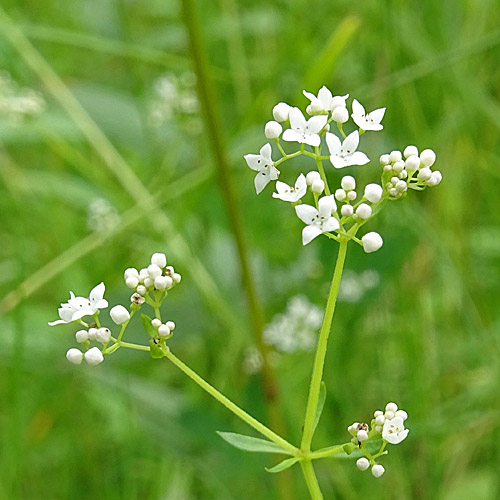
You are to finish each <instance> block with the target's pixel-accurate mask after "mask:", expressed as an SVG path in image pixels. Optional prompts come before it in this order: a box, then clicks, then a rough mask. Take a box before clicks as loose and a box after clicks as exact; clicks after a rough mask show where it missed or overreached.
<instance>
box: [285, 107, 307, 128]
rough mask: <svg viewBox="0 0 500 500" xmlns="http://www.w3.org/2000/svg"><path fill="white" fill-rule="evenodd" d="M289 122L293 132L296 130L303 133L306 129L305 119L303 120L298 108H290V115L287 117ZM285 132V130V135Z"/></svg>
mask: <svg viewBox="0 0 500 500" xmlns="http://www.w3.org/2000/svg"><path fill="white" fill-rule="evenodd" d="M288 117H289V120H290V126H291V127H292V129H293V130H296V131H298V132H302V133H303V132H304V131H305V129H306V119H305V118H304V115H303V114H302V111H300V109H299V108H292V109H291V110H290V114H289V115H288ZM286 132H287V131H286V130H285V133H286Z"/></svg>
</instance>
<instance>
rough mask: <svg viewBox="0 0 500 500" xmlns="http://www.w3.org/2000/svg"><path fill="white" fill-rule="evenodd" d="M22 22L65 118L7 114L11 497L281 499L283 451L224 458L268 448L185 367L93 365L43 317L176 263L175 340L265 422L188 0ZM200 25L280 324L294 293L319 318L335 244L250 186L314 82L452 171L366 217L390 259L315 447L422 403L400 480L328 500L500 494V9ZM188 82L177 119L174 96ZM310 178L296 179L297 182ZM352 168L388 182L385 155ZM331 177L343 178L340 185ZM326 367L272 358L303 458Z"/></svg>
mask: <svg viewBox="0 0 500 500" xmlns="http://www.w3.org/2000/svg"><path fill="white" fill-rule="evenodd" d="M2 9H5V11H6V12H7V13H8V15H9V16H10V18H11V20H9V18H8V17H5V16H4V15H3V14H2V15H0V68H1V69H2V71H6V72H8V73H9V74H10V76H11V78H12V80H13V81H15V82H16V85H17V86H18V87H17V88H18V91H19V92H22V91H24V90H23V89H25V88H31V89H34V90H36V91H39V92H40V93H41V95H42V96H43V98H44V100H45V102H46V105H45V108H44V109H43V111H42V112H40V113H38V114H37V115H36V116H33V117H27V118H25V119H22V120H16V121H14V120H13V117H12V116H9V115H8V114H6V113H3V114H1V115H0V218H1V225H0V242H1V245H0V270H1V272H0V288H1V290H0V297H3V298H2V299H0V307H1V313H2V318H1V327H0V350H1V356H0V498H2V499H8V500H13V499H14V500H15V499H27V500H28V499H29V500H49V499H50V500H55V499H61V500H62V499H110V500H114V499H120V500H122V499H123V500H129V499H130V500H132V499H162V500H191V499H193V500H194V499H201V500H211V499H214V500H230V499H238V500H244V499H251V498H260V499H263V500H265V499H276V498H280V499H282V498H283V499H284V498H285V497H284V496H283V491H282V489H281V490H278V489H276V485H277V478H276V476H271V475H269V474H267V473H266V472H265V471H264V469H263V467H264V466H270V465H273V464H274V463H276V459H275V457H272V456H270V455H269V456H261V455H253V454H245V453H240V452H238V451H237V450H234V449H232V448H230V447H229V446H228V445H227V444H226V443H224V442H222V441H221V440H220V439H219V438H218V437H217V436H216V434H215V431H216V430H228V431H235V432H242V433H248V434H251V433H252V431H251V430H249V429H248V428H246V427H245V426H244V425H243V424H240V423H239V422H237V421H235V419H234V418H233V417H232V416H231V415H230V414H228V413H227V412H226V410H224V409H223V408H221V407H219V405H218V404H217V403H216V402H214V401H211V400H210V398H209V396H207V395H205V394H204V393H202V392H201V391H200V390H199V389H198V388H197V387H195V386H194V385H193V384H192V383H191V382H190V381H188V380H187V379H185V378H184V377H183V376H182V374H180V373H178V372H177V371H176V370H175V368H174V367H173V366H171V365H169V364H168V363H167V362H165V361H153V360H151V359H149V358H148V357H147V356H145V355H144V354H141V353H138V352H123V353H122V352H120V354H119V355H117V356H113V357H111V358H109V359H107V360H106V362H105V363H104V364H103V365H101V366H100V367H98V368H96V369H95V368H94V369H92V368H89V367H85V366H81V367H74V366H72V365H70V364H69V363H67V361H66V360H65V358H64V354H65V352H66V350H67V348H68V347H70V346H72V345H73V344H74V340H73V333H74V331H73V330H74V329H73V328H72V327H65V326H61V327H58V328H52V329H51V328H49V327H48V326H47V321H51V320H54V319H56V317H57V306H58V304H59V303H60V302H62V301H65V300H66V299H67V296H68V290H73V291H74V292H75V293H76V294H77V295H79V294H80V295H84V294H86V293H87V292H88V291H89V290H90V288H92V287H93V286H94V285H96V284H97V283H99V282H100V281H101V280H104V281H105V283H106V286H107V293H106V296H107V298H108V300H110V302H111V303H112V304H113V303H127V301H128V296H129V291H128V290H127V289H125V287H124V286H123V281H122V271H123V270H124V269H125V268H126V267H129V266H141V267H142V266H144V265H146V264H147V261H148V258H149V256H150V255H151V253H152V252H154V251H164V252H166V253H167V256H168V257H169V259H170V262H171V263H172V264H173V265H175V267H176V269H177V270H178V271H179V272H181V273H182V274H183V277H184V279H183V283H182V286H180V287H179V288H177V289H176V290H175V292H173V293H172V294H171V295H170V297H169V300H168V306H167V307H168V313H167V314H168V318H169V319H173V320H174V321H175V322H176V324H177V330H176V335H175V338H174V339H173V340H172V348H173V349H174V351H175V352H176V353H177V354H178V355H179V356H180V357H181V358H182V359H183V360H184V361H186V362H187V364H189V365H190V366H192V367H193V368H194V369H196V370H197V371H199V372H200V373H201V374H202V375H204V376H205V377H206V378H207V379H208V380H209V381H212V382H213V383H214V384H215V385H216V386H217V387H219V388H220V389H222V390H223V391H225V392H226V393H227V395H228V396H229V397H231V398H233V399H234V400H235V401H236V402H238V403H239V404H241V405H243V406H244V407H245V408H246V409H248V410H249V411H250V412H251V413H252V414H254V415H255V416H256V417H258V418H262V419H263V420H266V421H267V410H266V398H265V397H264V394H263V391H262V388H261V384H260V376H259V374H250V373H248V370H246V369H245V356H246V353H247V352H248V349H249V348H250V347H251V346H252V345H254V341H253V338H252V334H251V329H252V328H251V321H250V320H249V315H248V312H247V303H246V299H245V295H244V293H243V291H242V287H241V280H240V277H239V276H240V271H239V262H238V254H237V251H236V246H235V242H234V236H233V232H232V230H231V226H230V225H229V224H228V216H227V210H226V207H225V204H224V202H223V197H222V194H221V190H220V187H219V183H218V182H217V173H216V172H217V170H216V169H217V162H216V161H215V159H214V156H213V153H212V148H211V147H210V134H209V132H208V130H207V127H206V125H205V124H204V123H203V120H202V117H201V115H200V113H199V112H196V99H193V92H194V86H193V78H192V70H193V66H192V60H191V54H190V49H189V44H188V35H187V30H186V26H185V22H184V21H183V16H182V5H181V3H180V2H179V1H174V0H162V1H159V0H148V1H146V2H138V1H134V0H128V1H125V0H107V1H96V0H89V1H86V2H76V1H72V2H66V3H64V4H63V3H61V2H58V1H55V0H40V1H38V2H31V1H22V0H15V1H14V0H6V1H3V2H2ZM197 15H198V17H199V19H200V21H201V26H202V37H201V39H202V41H203V43H204V44H205V47H204V50H206V51H207V52H208V55H209V61H210V65H209V71H210V76H211V79H212V80H213V83H214V87H215V95H216V99H215V102H214V103H213V104H215V106H216V108H217V109H218V112H219V115H220V117H221V124H222V125H221V127H220V130H219V133H220V134H221V135H222V136H223V137H224V141H225V144H226V146H225V147H226V150H225V154H226V155H227V157H228V158H229V164H230V168H231V180H232V182H233V184H234V185H235V186H236V190H237V198H238V201H239V203H240V205H241V213H242V217H243V222H244V232H245V238H246V240H247V242H248V248H249V249H250V260H251V265H252V275H253V277H254V278H255V280H256V282H257V289H258V294H259V298H260V301H261V303H262V304H263V306H264V315H265V320H266V322H269V321H271V319H272V317H273V316H274V315H275V314H277V313H281V312H283V311H284V310H285V308H286V304H287V302H288V300H289V299H290V298H291V297H293V296H295V295H297V294H303V295H305V296H307V297H308V298H309V300H310V301H311V302H312V303H314V304H317V305H319V306H320V307H323V303H324V300H325V297H326V293H327V287H328V283H329V280H330V277H331V270H332V266H333V259H334V257H335V251H336V250H335V248H334V245H331V244H329V243H330V242H329V241H326V238H325V239H324V241H319V240H318V241H315V242H314V243H313V244H311V245H309V246H308V247H306V248H303V247H302V246H301V244H300V230H301V227H302V226H301V223H300V221H299V220H298V219H297V218H296V217H295V216H294V214H293V212H291V211H290V210H289V207H288V206H286V204H284V203H283V204H282V203H279V202H277V201H276V200H273V199H272V198H271V196H270V191H271V190H270V189H269V188H268V189H267V190H266V191H265V192H264V193H263V194H262V195H260V196H259V197H257V196H256V195H255V192H254V188H253V175H252V173H251V172H250V170H249V169H248V168H247V166H246V164H245V162H244V161H243V158H242V157H243V155H244V154H245V153H249V152H252V153H256V152H257V151H258V149H259V148H260V147H261V146H262V145H263V144H264V142H265V138H264V134H263V127H264V123H265V122H266V121H267V120H269V119H271V109H272V106H274V105H275V104H276V103H277V102H278V101H280V100H285V101H287V102H289V103H290V104H293V105H299V106H301V107H304V106H305V104H306V102H307V100H306V99H305V98H304V97H303V96H302V95H301V91H302V89H303V88H306V89H307V90H309V91H312V92H317V90H318V88H319V87H320V86H321V85H323V84H326V85H327V86H328V87H329V88H330V89H331V90H332V91H333V92H334V94H344V93H347V92H349V93H351V97H353V96H354V97H356V98H358V99H359V100H360V101H361V102H362V103H363V104H365V105H366V107H367V109H374V108H376V107H380V106H387V112H386V116H385V118H384V127H385V128H384V132H383V133H381V134H370V135H368V134H367V136H365V137H366V140H365V142H364V144H365V146H364V148H363V150H364V151H365V152H366V153H367V154H368V155H369V156H370V157H371V158H377V157H378V156H379V155H380V154H381V153H385V152H388V151H391V150H392V149H395V148H399V149H402V148H404V147H405V146H406V145H407V144H413V143H414V144H416V145H418V146H419V147H420V148H425V147H431V148H433V149H434V150H435V151H436V152H437V155H438V162H437V168H439V169H440V170H441V171H442V172H443V175H444V181H443V183H442V184H441V185H440V186H439V187H437V188H433V189H430V190H427V191H426V192H424V193H422V194H419V193H410V196H409V197H408V198H407V199H406V200H405V201H404V202H403V203H393V204H390V206H389V207H388V208H387V210H385V211H384V213H383V214H382V215H381V217H380V218H379V219H378V220H377V222H376V223H375V222H374V223H373V224H372V226H371V227H373V228H374V229H375V228H376V229H377V230H378V231H380V232H381V234H382V235H383V237H384V240H385V244H384V247H383V248H382V249H381V250H380V251H379V252H378V253H376V254H373V255H365V254H363V252H362V251H361V250H360V249H359V248H354V247H353V248H351V249H350V250H349V253H348V260H347V268H348V269H349V270H351V271H353V272H356V273H362V272H363V271H366V270H367V269H370V270H375V271H376V272H377V273H378V275H379V284H378V286H377V287H376V288H373V289H371V290H370V291H369V292H368V293H366V294H365V295H364V296H363V297H357V298H355V299H352V300H351V301H350V302H349V301H346V300H344V301H343V302H341V303H340V304H339V307H338V308H337V311H336V316H335V320H334V321H335V322H334V325H335V326H334V335H333V337H332V341H331V344H330V350H329V356H328V359H327V363H328V365H327V369H326V372H325V382H326V385H327V391H328V392H327V402H326V408H325V411H324V414H323V417H322V421H321V424H320V428H319V431H318V433H317V435H316V437H315V444H316V447H321V446H327V445H330V444H333V443H336V442H341V441H343V440H345V439H346V436H347V434H346V432H345V429H346V427H347V425H349V424H350V423H352V422H353V421H354V420H368V419H369V417H370V414H371V412H372V411H373V410H374V409H376V408H380V407H382V406H383V405H384V404H385V403H386V402H387V401H389V400H395V401H397V402H398V403H399V404H400V405H401V406H402V407H403V408H404V409H406V410H407V411H408V413H409V415H410V419H409V421H408V425H409V427H410V428H411V433H410V435H409V439H408V440H407V441H405V442H404V443H403V444H402V445H400V446H398V447H394V448H393V449H391V453H390V455H389V456H388V457H386V459H385V460H384V462H383V463H384V465H385V466H386V469H387V472H386V475H385V476H384V477H383V478H382V479H380V480H374V479H373V478H372V477H371V476H370V475H368V474H367V473H365V474H362V473H360V472H359V471H358V470H357V469H356V467H355V466H354V464H353V463H350V462H340V461H334V460H323V461H318V462H316V469H317V473H318V476H319V479H320V483H321V485H322V487H323V488H324V494H325V498H328V499H330V498H339V499H347V500H351V499H352V500H354V499H360V498H366V499H376V498H387V499H393V498H394V499H396V498H397V499H410V498H415V499H432V500H434V499H444V500H457V499H458V500H460V499H481V500H483V499H485V500H488V499H498V498H500V480H499V475H498V464H499V463H500V452H499V451H498V445H497V443H498V438H499V437H500V431H499V422H500V418H499V417H500V398H499V389H498V387H499V382H500V373H499V370H500V363H499V361H500V357H499V350H500V343H499V328H500V307H499V305H500V301H499V298H498V297H499V294H498V283H499V282H500V215H499V214H500V212H499V211H498V206H499V202H500V195H499V184H498V181H499V172H500V170H499V167H500V149H499V138H500V86H499V81H500V66H499V65H498V61H499V60H500V30H499V29H498V25H499V20H500V8H499V5H498V3H497V2H492V1H490V0H475V1H473V2H471V1H465V0H455V1H442V2H432V1H430V0H425V1H424V0H422V1H420V2H409V1H404V0H393V1H389V0H385V1H381V0H378V1H375V0H365V1H364V2H359V3H357V4H354V5H353V3H352V2H346V1H335V2H332V1H328V0H319V1H316V2H314V3H313V4H311V3H310V2H306V1H304V0H291V1H287V2H284V1H275V2H265V1H258V0H252V1H248V2H243V1H241V0H219V1H217V2H201V1H198V2H197ZM17 29H20V30H21V32H22V33H23V34H24V36H25V37H27V39H29V40H30V41H31V43H32V44H33V46H34V48H35V52H34V54H35V56H36V55H37V54H38V53H39V54H40V55H41V56H42V57H43V58H44V59H45V61H46V62H47V63H48V68H49V70H50V71H54V72H55V74H52V73H51V72H50V71H48V72H47V71H46V69H47V68H46V67H45V66H43V64H42V66H40V65H39V66H37V65H36V61H38V63H39V62H40V61H39V60H38V59H36V57H35V66H34V67H33V65H32V66H31V67H30V64H29V62H30V57H31V62H32V63H33V57H32V56H33V53H31V52H30V51H29V50H25V49H26V47H25V46H24V45H23V44H22V43H21V45H19V44H18V49H19V47H20V48H21V49H22V50H21V51H19V50H16V47H15V43H14V45H13V43H12V40H13V39H14V40H17V41H18V42H19V40H23V38H22V37H21V38H19V37H17V38H16V33H18V32H17V31H16V30H17ZM13 33H14V35H13ZM23 47H24V49H23ZM30 54H31V55H30ZM40 68H41V69H40ZM44 68H45V69H44ZM3 75H4V76H5V73H3ZM57 75H58V76H59V77H60V79H61V81H60V82H59V80H58V79H57ZM172 75H174V76H172ZM44 78H45V81H43V80H44ZM174 78H175V80H174ZM162 82H163V83H162ZM165 82H167V83H165ZM168 82H170V83H168ZM172 82H175V85H177V87H178V88H179V89H181V91H182V92H183V96H184V97H185V100H184V101H183V102H184V104H183V106H182V107H181V109H173V110H172V109H171V108H169V107H168V106H167V105H166V104H165V90H164V89H165V88H167V89H168V88H171V85H172ZM47 83H48V84H49V85H48V86H47ZM60 84H62V85H63V87H62V88H63V89H65V92H66V91H69V92H71V94H72V95H73V96H75V97H76V99H77V102H78V103H80V104H81V106H82V108H83V110H85V112H86V113H87V114H88V116H89V117H90V120H88V118H85V117H86V116H87V115H86V114H85V113H81V114H79V112H77V111H74V109H76V108H75V107H74V106H73V108H71V105H70V104H71V102H72V101H71V94H65V93H64V92H62V91H61V87H60V86H59V85H60ZM162 85H163V87H162ZM169 85H170V87H169ZM165 86H166V87H165ZM162 89H163V94H162ZM61 99H62V101H63V104H64V103H66V104H67V105H68V106H69V109H70V111H71V109H73V111H74V112H73V115H71V113H68V109H64V107H63V106H61V102H60V100H61ZM68 99H69V101H68ZM68 103H69V104H68ZM162 106H163V107H162ZM78 109H79V108H78ZM158 110H160V111H158ZM161 110H163V111H161ZM75 118H76V120H75ZM86 120H87V121H86ZM94 125H95V126H94ZM82 127H83V131H82ZM89 127H90V128H89ZM89 130H90V132H89ZM85 131H87V134H85ZM89 134H90V140H89ZM92 134H93V135H92ZM101 134H104V135H101ZM106 138H107V139H109V142H107V139H106ZM306 163H307V162H306V159H303V160H301V161H300V162H295V161H294V162H290V167H287V170H288V169H289V172H290V173H289V174H288V175H290V178H289V179H288V180H291V178H292V177H293V176H294V175H295V173H296V172H297V171H298V170H299V169H300V168H312V165H310V164H309V163H307V164H306ZM361 170H362V172H360V171H361ZM358 172H359V174H358ZM343 173H344V172H342V174H343ZM358 175H359V178H360V181H361V182H371V181H375V180H376V179H377V178H378V175H379V170H378V168H377V162H376V161H375V162H374V163H373V166H371V167H368V168H365V169H359V170H357V171H356V176H358ZM329 176H330V178H331V182H332V183H333V184H334V185H335V183H337V182H338V180H339V175H338V172H333V169H329ZM285 180H286V179H285ZM139 331H140V329H139V328H137V334H138V337H137V339H140V337H139ZM312 356H313V355H312V353H311V352H295V353H290V354H286V355H281V356H279V357H278V358H277V360H275V371H276V374H277V378H278V382H279V387H280V402H279V404H280V411H281V413H282V415H283V419H284V426H285V428H286V434H287V437H289V438H290V439H291V440H293V441H294V442H297V441H298V440H299V437H300V426H301V425H302V419H303V413H304V409H305V401H306V396H307V389H308V384H309V376H310V370H311V366H312ZM289 472H290V473H289V474H288V475H286V476H284V477H285V481H286V483H287V484H288V486H289V487H290V490H291V494H288V495H287V497H288V498H287V500H293V499H295V500H298V499H304V498H306V497H307V493H306V490H305V487H304V485H303V484H302V482H303V480H302V478H301V474H300V471H299V469H298V467H297V468H293V469H291V471H289ZM280 491H281V493H280Z"/></svg>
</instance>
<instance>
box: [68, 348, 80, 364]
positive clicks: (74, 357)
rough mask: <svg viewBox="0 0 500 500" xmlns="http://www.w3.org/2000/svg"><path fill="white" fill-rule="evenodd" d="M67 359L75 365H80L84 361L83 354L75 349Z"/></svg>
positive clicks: (69, 351) (72, 349)
mask: <svg viewBox="0 0 500 500" xmlns="http://www.w3.org/2000/svg"><path fill="white" fill-rule="evenodd" d="M66 359H67V360H68V361H69V362H70V363H73V364H74V365H79V364H81V362H82V360H83V352H82V351H80V349H76V348H75V347H73V348H71V349H69V350H68V352H67V353H66Z"/></svg>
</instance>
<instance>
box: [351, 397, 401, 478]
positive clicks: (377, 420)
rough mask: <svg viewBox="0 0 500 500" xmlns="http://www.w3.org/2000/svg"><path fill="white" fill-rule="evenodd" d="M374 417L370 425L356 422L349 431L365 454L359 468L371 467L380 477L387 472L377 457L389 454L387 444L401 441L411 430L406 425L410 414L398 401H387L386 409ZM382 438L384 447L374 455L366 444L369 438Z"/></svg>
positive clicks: (358, 464)
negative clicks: (399, 407)
mask: <svg viewBox="0 0 500 500" xmlns="http://www.w3.org/2000/svg"><path fill="white" fill-rule="evenodd" d="M373 417H374V418H373V419H372V421H371V424H370V427H369V426H368V424H366V423H360V422H354V423H353V424H352V425H350V426H349V427H348V428H347V431H348V432H349V434H351V436H353V438H352V442H353V443H354V444H355V445H356V446H357V447H359V449H360V450H361V451H362V452H363V453H364V455H365V456H364V457H362V458H360V459H358V460H357V462H356V466H357V467H358V469H360V470H367V469H368V468H369V467H371V471H372V474H373V475H374V476H375V477H380V476H381V475H382V474H383V473H384V472H385V468H384V466H383V465H381V464H379V463H377V461H376V460H377V458H378V457H380V456H382V455H385V454H387V451H384V449H385V447H386V445H387V444H399V443H401V441H403V440H404V439H406V436H408V432H410V431H409V429H406V428H405V425H404V422H405V420H406V419H407V418H408V414H407V413H406V412H405V411H404V410H399V409H398V406H397V405H396V403H387V405H386V406H385V410H384V411H381V410H377V411H376V412H375V413H374V414H373ZM380 438H382V447H381V448H380V451H379V452H378V453H376V454H374V455H372V454H371V453H370V452H369V451H368V450H367V448H366V446H365V444H366V442H367V441H369V440H377V439H380Z"/></svg>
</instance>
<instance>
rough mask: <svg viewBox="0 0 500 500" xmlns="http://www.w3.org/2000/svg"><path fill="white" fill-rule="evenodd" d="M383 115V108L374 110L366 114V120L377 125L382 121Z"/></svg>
mask: <svg viewBox="0 0 500 500" xmlns="http://www.w3.org/2000/svg"><path fill="white" fill-rule="evenodd" d="M384 114H385V108H379V109H375V110H373V111H370V113H368V116H367V117H366V118H367V120H368V121H369V122H373V123H375V124H378V123H380V122H381V121H382V118H383V117H384Z"/></svg>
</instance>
